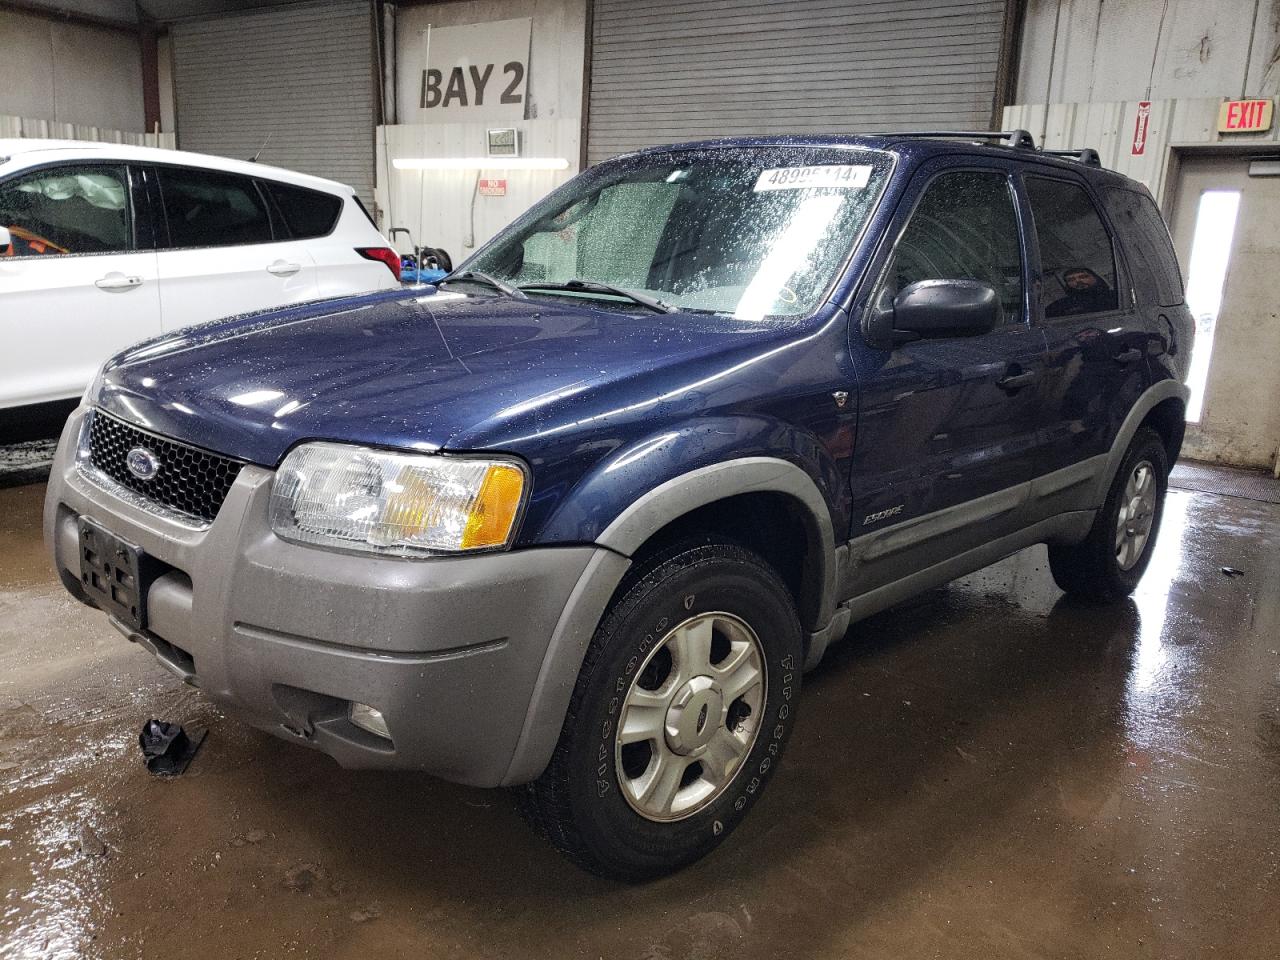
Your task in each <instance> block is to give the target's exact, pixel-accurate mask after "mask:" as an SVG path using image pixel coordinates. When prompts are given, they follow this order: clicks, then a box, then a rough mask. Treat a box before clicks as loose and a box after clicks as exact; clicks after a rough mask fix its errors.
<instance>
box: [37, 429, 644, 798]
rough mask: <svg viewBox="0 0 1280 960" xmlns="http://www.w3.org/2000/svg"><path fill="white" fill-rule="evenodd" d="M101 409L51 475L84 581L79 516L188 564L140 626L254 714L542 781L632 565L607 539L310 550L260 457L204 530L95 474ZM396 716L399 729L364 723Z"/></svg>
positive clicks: (467, 773)
mask: <svg viewBox="0 0 1280 960" xmlns="http://www.w3.org/2000/svg"><path fill="white" fill-rule="evenodd" d="M84 414H85V411H84V410H83V409H81V410H77V411H76V413H75V414H73V415H72V417H71V419H70V420H69V421H68V423H67V426H66V428H65V430H64V433H63V437H62V442H61V444H60V446H59V451H58V457H57V459H56V461H55V463H54V466H53V471H52V474H51V476H50V479H49V488H48V494H47V497H46V502H45V538H46V542H47V543H48V544H49V546H50V548H51V550H52V552H53V556H54V564H55V567H56V569H57V570H58V573H59V575H60V576H61V577H62V579H63V582H64V583H65V584H66V585H67V588H68V590H70V591H71V592H72V593H73V594H76V595H77V596H78V597H79V598H80V599H82V600H83V599H85V595H84V592H83V591H82V590H81V589H80V584H79V582H78V577H79V541H78V530H77V518H78V517H79V516H86V517H89V518H91V519H93V520H94V521H96V522H97V523H99V524H100V525H102V526H103V527H105V528H106V529H108V530H110V531H112V532H113V533H115V534H116V535H118V536H120V537H122V538H124V539H125V540H128V541H130V542H132V543H134V544H136V545H137V546H139V547H141V548H142V549H143V550H144V551H145V552H146V553H147V554H149V555H150V556H152V557H155V558H157V559H158V560H160V561H161V562H163V563H164V564H166V565H167V566H168V567H170V568H172V569H170V570H169V571H168V572H166V573H164V574H163V575H162V576H160V577H159V578H158V579H157V580H156V581H155V582H154V584H153V585H152V586H151V588H150V591H149V593H148V597H147V601H148V606H149V617H150V622H149V628H148V630H147V631H146V632H145V633H144V634H141V635H139V634H136V633H134V634H132V635H131V634H130V633H129V631H128V630H127V629H124V628H123V625H121V624H119V623H116V626H117V627H118V628H121V629H122V632H124V633H126V635H129V636H130V639H133V640H135V641H137V642H139V643H141V644H142V645H143V646H145V647H147V648H148V649H149V650H151V652H152V653H154V654H155V655H156V656H157V658H158V659H159V660H160V661H161V662H162V663H163V664H164V665H165V666H166V667H167V668H168V669H170V670H171V671H173V672H174V673H177V674H178V675H179V676H181V677H183V679H185V680H187V681H189V682H191V683H194V684H196V685H197V686H199V687H200V689H201V690H202V691H203V692H204V693H206V694H207V695H208V696H209V697H211V698H212V699H213V700H215V701H217V702H218V703H220V704H222V705H224V706H225V707H227V708H228V710H229V711H230V712H232V713H234V714H236V715H237V716H239V717H241V718H242V719H244V720H245V721H246V722H248V723H250V724H252V725H254V726H256V727H259V728H261V729H263V730H267V731H269V732H272V733H275V734H277V735H280V736H283V737H286V738H290V739H296V740H299V741H302V742H305V743H306V744H308V745H310V746H313V747H316V748H318V749H320V750H323V751H324V752H326V753H328V754H330V755H331V756H333V757H334V758H335V759H336V760H337V761H338V762H339V763H340V764H342V765H343V766H346V767H398V768H412V769H420V770H425V771H428V772H430V773H433V774H436V775H438V776H441V777H444V778H446V779H450V780H455V781H458V782H462V783H468V784H474V785H478V786H496V785H500V784H505V783H514V782H520V781H523V780H527V779H530V778H532V777H534V776H536V775H537V774H538V773H539V772H540V771H541V769H542V767H543V766H545V764H546V761H547V760H548V759H549V757H550V753H551V749H552V748H553V746H554V743H555V737H556V735H558V733H559V727H560V723H561V722H562V721H563V717H564V708H565V706H567V703H568V699H569V693H570V692H571V689H572V684H573V681H574V679H575V678H576V676H577V671H578V667H579V666H580V664H581V652H582V650H583V649H584V648H585V644H586V641H587V639H589V637H590V635H591V632H592V631H594V629H595V627H596V625H597V624H598V622H599V618H600V616H601V614H602V612H603V609H604V605H605V603H606V602H607V600H608V597H609V595H610V594H611V593H612V585H615V584H616V583H617V581H618V579H619V578H620V577H621V574H622V572H623V571H624V570H625V568H626V566H627V561H626V560H625V558H622V557H620V556H618V555H617V554H614V553H611V552H609V551H607V550H603V549H601V548H598V547H592V546H575V547H563V548H541V549H535V550H522V551H515V552H511V553H496V554H487V555H481V556H474V557H457V558H437V559H427V560H401V559H392V558H381V557H364V556H353V555H349V554H340V553H334V552H329V551H325V550H318V549H314V548H309V547H303V546H298V545H295V544H290V543H287V542H285V541H283V540H281V539H279V538H278V537H276V536H275V535H274V534H273V533H272V532H271V528H270V523H269V520H268V500H269V496H270V489H271V480H272V477H273V476H274V474H273V473H272V472H271V471H270V470H266V469H263V468H261V467H254V466H248V467H245V468H244V469H243V470H242V471H241V472H240V475H239V477H238V478H237V480H236V481H235V484H234V485H233V486H232V488H231V492H230V493H229V494H228V496H227V499H226V501H225V502H224V504H223V506H222V509H221V511H220V512H219V514H218V516H217V519H216V520H214V522H213V523H212V524H210V525H209V526H208V527H206V528H203V529H200V528H197V527H194V526H188V525H184V524H182V523H180V522H177V521H176V520H175V519H173V518H169V517H165V516H161V515H158V514H156V513H154V512H152V511H150V510H148V509H145V508H144V506H143V505H141V504H139V503H138V502H137V501H135V500H134V499H132V498H129V497H124V496H119V495H117V494H116V493H113V492H111V491H110V490H108V489H107V488H106V487H104V486H102V485H100V484H99V483H97V482H94V481H93V480H90V479H89V478H87V477H86V476H85V475H84V474H83V473H82V472H81V470H80V469H79V467H78V466H77V464H76V448H77V445H78V438H79V435H80V427H81V424H82V422H83V419H84ZM353 701H355V702H360V703H366V704H370V705H372V706H374V707H376V708H377V709H378V710H380V711H381V712H382V713H383V716H384V717H385V719H386V722H387V726H388V728H389V730H390V733H391V740H390V741H388V740H386V739H385V738H381V737H378V736H375V735H374V734H371V733H368V732H366V731H364V730H362V729H360V728H359V727H356V726H355V725H353V724H352V723H351V722H350V721H349V720H348V719H347V711H348V709H349V707H350V704H351V702H353Z"/></svg>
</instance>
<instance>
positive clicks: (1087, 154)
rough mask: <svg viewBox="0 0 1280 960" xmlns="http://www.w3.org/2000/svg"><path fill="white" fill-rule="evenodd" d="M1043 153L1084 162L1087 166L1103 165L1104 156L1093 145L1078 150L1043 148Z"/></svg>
mask: <svg viewBox="0 0 1280 960" xmlns="http://www.w3.org/2000/svg"><path fill="white" fill-rule="evenodd" d="M1040 152H1041V153H1044V154H1048V155H1049V156H1051V157H1063V158H1065V159H1067V160H1075V161H1077V162H1079V163H1083V164H1084V165H1085V166H1086V167H1100V166H1102V158H1101V157H1100V156H1098V151H1097V150H1095V149H1093V147H1081V148H1080V149H1078V150H1041V151H1040Z"/></svg>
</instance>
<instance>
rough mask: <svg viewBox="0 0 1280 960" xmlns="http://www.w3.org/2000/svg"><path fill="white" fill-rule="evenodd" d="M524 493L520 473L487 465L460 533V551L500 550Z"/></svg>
mask: <svg viewBox="0 0 1280 960" xmlns="http://www.w3.org/2000/svg"><path fill="white" fill-rule="evenodd" d="M523 494H524V472H523V471H521V470H520V468H519V467H516V466H514V465H512V464H508V463H494V464H490V465H489V470H488V472H487V473H486V474H485V478H484V482H483V483H482V484H481V485H480V494H479V495H478V496H477V497H476V499H475V503H474V504H473V505H472V507H471V513H470V516H468V517H467V526H466V529H465V530H464V531H463V532H462V549H464V550H474V549H475V548H477V547H500V546H502V545H503V544H505V543H506V542H507V538H508V537H509V536H510V535H511V527H512V525H513V524H514V523H515V522H516V513H517V512H518V511H519V509H520V498H521V496H522V495H523Z"/></svg>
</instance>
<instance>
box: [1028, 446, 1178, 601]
mask: <svg viewBox="0 0 1280 960" xmlns="http://www.w3.org/2000/svg"><path fill="white" fill-rule="evenodd" d="M1168 481H1169V463H1168V454H1167V453H1166V452H1165V448H1164V441H1163V440H1162V439H1161V437H1160V434H1158V433H1156V431H1155V430H1153V429H1151V428H1150V427H1142V428H1140V429H1139V430H1138V432H1137V433H1136V434H1135V435H1134V438H1133V441H1132V442H1131V443H1130V444H1129V449H1128V450H1127V451H1126V452H1125V456H1124V459H1123V460H1122V461H1121V462H1120V469H1119V470H1118V471H1117V472H1116V475H1115V477H1114V479H1113V480H1112V482H1111V489H1110V491H1109V492H1108V494H1107V499H1106V502H1105V503H1103V505H1102V509H1101V510H1099V511H1098V515H1097V517H1095V518H1094V521H1093V526H1092V527H1091V528H1090V529H1089V535H1088V536H1087V537H1086V538H1085V539H1084V541H1083V542H1082V543H1079V544H1075V545H1072V546H1062V545H1056V546H1055V545H1050V547H1049V569H1050V570H1051V571H1052V573H1053V579H1054V580H1055V581H1056V582H1057V584H1058V586H1059V587H1061V588H1062V589H1063V590H1065V591H1066V592H1067V593H1068V594H1070V595H1071V596H1074V597H1078V598H1080V599H1083V600H1088V601H1092V602H1095V603H1106V602H1109V601H1112V600H1118V599H1120V598H1121V597H1126V596H1128V595H1129V594H1131V593H1132V592H1133V591H1134V588H1135V587H1137V585H1138V581H1139V580H1141V579H1142V575H1143V574H1144V573H1145V572H1146V570H1147V564H1148V563H1150V562H1151V553H1152V551H1153V549H1154V548H1155V542H1156V534H1157V533H1158V532H1159V530H1160V518H1161V516H1162V515H1163V513H1164V498H1165V493H1166V491H1167V490H1168Z"/></svg>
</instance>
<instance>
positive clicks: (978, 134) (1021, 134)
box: [864, 130, 1036, 150]
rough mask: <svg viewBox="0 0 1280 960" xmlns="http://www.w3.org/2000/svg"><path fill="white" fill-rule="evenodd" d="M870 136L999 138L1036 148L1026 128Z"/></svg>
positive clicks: (1024, 147)
mask: <svg viewBox="0 0 1280 960" xmlns="http://www.w3.org/2000/svg"><path fill="white" fill-rule="evenodd" d="M864 136H869V137H940V138H946V139H948V140H999V141H1000V142H1001V143H1003V144H1004V145H1005V146H1006V147H1014V148H1016V149H1018V150H1034V149H1035V148H1036V141H1035V138H1034V137H1032V136H1031V134H1030V132H1028V131H1026V130H895V131H893V132H890V133H869V134H864Z"/></svg>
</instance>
